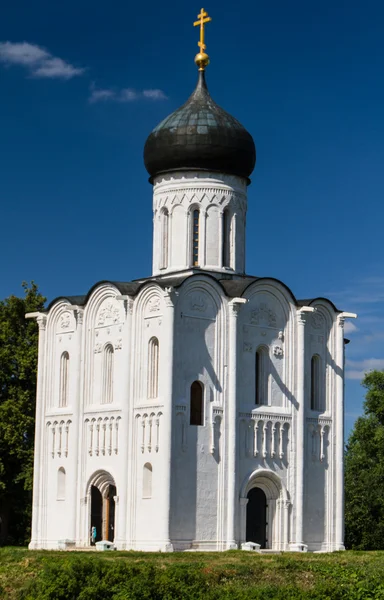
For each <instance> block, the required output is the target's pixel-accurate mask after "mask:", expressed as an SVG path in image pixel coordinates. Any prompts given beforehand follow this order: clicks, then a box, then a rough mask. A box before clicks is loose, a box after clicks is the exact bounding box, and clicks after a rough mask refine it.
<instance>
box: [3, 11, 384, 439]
mask: <svg viewBox="0 0 384 600" xmlns="http://www.w3.org/2000/svg"><path fill="white" fill-rule="evenodd" d="M200 8H201V7H200V5H197V4H196V5H194V4H193V3H191V2H175V1H165V2H163V3H159V2H154V1H153V0H148V1H147V2H146V3H144V2H143V3H130V2H123V1H122V0H111V1H110V2H108V3H104V2H97V1H96V2H95V1H93V2H90V1H89V0H80V1H79V0H77V1H76V2H75V1H74V0H67V2H65V3H54V2H52V1H49V2H48V0H35V1H34V2H27V1H26V0H14V1H13V2H5V3H4V6H2V15H1V19H0V131H1V135H0V160H1V175H0V201H1V213H0V214H1V236H0V256H1V257H2V262H1V266H2V270H1V272H2V277H1V279H0V297H2V298H3V297H6V296H8V295H9V294H12V293H13V294H20V292H21V287H20V284H21V282H22V281H23V280H27V281H29V280H31V279H33V280H35V281H36V282H37V283H38V285H39V287H40V289H41V291H42V292H43V293H44V294H45V295H46V296H48V298H49V299H52V298H53V297H55V296H58V295H61V294H78V293H83V292H86V291H87V290H88V289H89V288H90V287H91V285H93V284H94V283H95V282H96V281H99V280H101V279H111V280H126V281H127V280H130V279H134V278H138V277H142V276H147V275H150V273H151V247H152V214H151V211H152V190H151V186H150V185H149V183H148V182H147V174H146V171H145V169H144V166H143V160H142V153H143V146H144V143H145V139H146V137H147V135H148V134H149V133H150V131H151V129H152V128H153V127H154V126H155V125H156V124H157V123H158V122H159V121H160V120H161V119H163V118H164V117H165V116H166V115H167V114H169V113H170V112H172V111H173V110H174V109H175V108H177V107H178V106H180V105H181V104H182V103H183V102H184V101H185V100H186V99H187V97H188V96H189V95H190V93H191V91H192V90H193V88H194V85H195V81H196V77H197V73H196V67H195V65H194V63H193V57H194V55H195V53H196V52H197V45H196V44H197V39H198V33H197V30H196V29H194V28H193V27H192V23H193V21H194V20H195V19H196V16H197V14H198V12H199V10H200ZM205 8H206V9H207V10H208V11H209V13H210V15H211V16H212V19H213V20H212V23H210V24H209V25H208V27H207V40H206V41H207V49H208V52H209V54H210V56H211V65H210V66H209V68H208V72H207V80H208V86H209V89H210V92H211V95H212V96H213V98H214V99H215V100H216V101H217V102H218V103H219V104H220V105H221V106H223V108H225V109H226V110H228V111H229V112H231V113H232V114H233V115H235V116H236V117H237V118H238V119H239V120H240V121H241V122H242V123H243V124H244V125H245V126H246V127H247V129H248V130H249V131H250V132H251V133H252V135H253V137H254V139H255V143H256V147H257V153H258V155H257V165H256V170H255V172H254V175H253V180H252V185H251V186H250V188H249V210H248V219H247V234H248V242H247V272H248V273H249V274H253V275H258V276H272V277H276V278H279V279H281V280H283V281H284V282H285V283H286V284H287V285H288V286H289V287H290V288H291V289H292V291H293V292H294V294H295V295H296V297H305V298H307V297H314V296H328V297H330V298H331V299H332V300H333V301H334V302H335V303H336V305H337V306H338V307H340V308H342V309H344V310H347V311H352V312H357V313H358V314H359V319H358V321H356V322H355V323H353V324H352V325H348V326H347V328H348V332H349V333H348V335H349V337H350V338H351V344H349V346H348V352H347V382H346V427H347V431H348V430H349V429H350V427H351V426H352V424H353V422H354V419H355V418H356V416H357V415H358V414H359V413H360V412H361V405H362V399H363V395H364V390H363V389H362V388H361V386H360V383H359V381H360V379H361V377H362V375H363V373H364V370H366V369H369V368H372V367H374V368H384V320H383V308H384V273H383V264H384V261H383V254H384V245H383V243H382V240H383V235H382V229H383V225H382V221H383V216H384V214H383V212H384V211H383V200H384V178H383V164H384V145H383V140H384V117H383V106H384V83H383V82H384V80H383V62H384V36H383V35H382V23H383V18H384V6H383V4H382V3H381V2H379V0H377V1H372V0H367V1H365V2H364V3H362V2H361V1H358V0H350V1H349V2H346V1H341V0H333V1H332V2H330V1H329V0H328V1H327V0H326V1H325V2H317V3H314V2H312V3H311V2H308V1H304V0H297V1H294V2H291V3H288V2H286V1H284V2H283V1H282V0H276V1H275V2H272V3H271V2H265V1H264V2H261V1H260V2H246V1H243V0H240V1H239V2H237V3H235V4H234V3H233V2H229V1H228V0H220V1H219V0H211V1H210V3H209V5H207V6H205Z"/></svg>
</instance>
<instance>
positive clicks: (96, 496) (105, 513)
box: [87, 471, 116, 543]
mask: <svg viewBox="0 0 384 600" xmlns="http://www.w3.org/2000/svg"><path fill="white" fill-rule="evenodd" d="M87 489H88V498H89V507H90V513H89V539H90V540H91V536H92V528H96V537H95V539H94V541H95V542H98V541H100V540H108V541H109V542H113V541H114V540H115V516H116V514H115V513H116V503H115V498H116V484H115V481H114V479H113V477H112V476H111V475H110V474H109V473H107V472H106V471H97V472H96V473H94V475H93V476H92V477H91V479H90V481H89V482H88V486H87ZM91 543H93V542H92V540H91Z"/></svg>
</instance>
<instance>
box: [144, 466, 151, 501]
mask: <svg viewBox="0 0 384 600" xmlns="http://www.w3.org/2000/svg"><path fill="white" fill-rule="evenodd" d="M151 497H152V465H151V463H145V465H144V468H143V498H151Z"/></svg>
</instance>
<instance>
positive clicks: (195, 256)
mask: <svg viewBox="0 0 384 600" xmlns="http://www.w3.org/2000/svg"><path fill="white" fill-rule="evenodd" d="M199 218H200V213H199V211H198V210H194V211H193V225H192V265H193V266H194V267H196V266H198V265H199Z"/></svg>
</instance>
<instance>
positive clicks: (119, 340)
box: [115, 338, 123, 350]
mask: <svg viewBox="0 0 384 600" xmlns="http://www.w3.org/2000/svg"><path fill="white" fill-rule="evenodd" d="M122 347H123V340H122V338H119V339H118V340H117V342H116V343H115V350H121V349H122Z"/></svg>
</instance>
